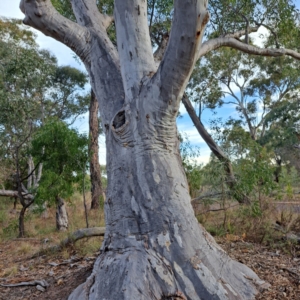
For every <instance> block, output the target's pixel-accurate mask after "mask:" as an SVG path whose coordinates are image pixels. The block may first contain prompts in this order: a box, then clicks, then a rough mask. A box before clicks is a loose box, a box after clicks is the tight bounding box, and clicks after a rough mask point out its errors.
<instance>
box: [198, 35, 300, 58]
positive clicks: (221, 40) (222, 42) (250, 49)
mask: <svg viewBox="0 0 300 300" xmlns="http://www.w3.org/2000/svg"><path fill="white" fill-rule="evenodd" d="M220 47H231V48H234V49H237V50H240V51H242V52H244V53H248V54H253V55H261V56H272V57H278V56H284V55H287V56H291V57H293V58H295V59H297V60H300V53H298V52H297V51H294V50H290V49H283V48H281V49H270V48H258V47H256V46H252V45H248V44H245V43H243V42H241V41H239V40H237V39H235V38H232V37H218V38H216V39H212V40H209V41H207V42H205V43H203V44H202V47H201V48H200V51H199V55H198V58H201V57H202V56H204V55H205V54H207V53H208V52H210V51H212V50H216V49H218V48H220Z"/></svg>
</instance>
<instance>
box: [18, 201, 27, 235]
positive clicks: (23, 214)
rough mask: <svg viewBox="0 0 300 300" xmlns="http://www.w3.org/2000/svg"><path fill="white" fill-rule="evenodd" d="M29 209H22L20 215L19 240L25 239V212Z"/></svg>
mask: <svg viewBox="0 0 300 300" xmlns="http://www.w3.org/2000/svg"><path fill="white" fill-rule="evenodd" d="M26 208H27V207H24V206H23V207H22V209H21V211H20V215H19V238H23V237H24V236H25V224H24V220H25V212H26Z"/></svg>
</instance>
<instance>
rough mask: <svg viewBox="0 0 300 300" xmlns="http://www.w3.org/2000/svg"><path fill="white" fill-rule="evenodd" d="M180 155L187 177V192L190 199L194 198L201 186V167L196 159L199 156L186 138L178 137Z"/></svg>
mask: <svg viewBox="0 0 300 300" xmlns="http://www.w3.org/2000/svg"><path fill="white" fill-rule="evenodd" d="M180 140H181V143H180V154H181V159H182V164H183V168H184V170H185V174H186V177H187V181H188V185H189V191H190V195H191V197H192V198H194V197H196V196H197V194H198V193H199V190H200V188H201V185H202V181H203V175H202V171H201V168H202V167H201V165H199V163H197V161H196V158H197V157H198V156H199V154H200V150H199V148H198V147H195V146H192V145H191V143H190V141H189V140H188V138H187V136H184V137H182V136H181V137H180Z"/></svg>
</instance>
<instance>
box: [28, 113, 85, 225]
mask: <svg viewBox="0 0 300 300" xmlns="http://www.w3.org/2000/svg"><path fill="white" fill-rule="evenodd" d="M30 152H31V154H32V156H33V157H34V159H35V160H36V161H38V162H40V163H43V168H44V172H43V176H42V177H41V179H40V181H39V186H38V188H36V191H35V199H34V201H35V204H38V205H42V204H43V203H44V202H45V201H47V202H48V204H51V203H55V204H56V207H57V209H56V228H57V230H60V231H63V230H67V228H68V215H67V211H66V208H65V203H64V199H65V198H68V197H71V196H72V195H73V194H74V191H75V184H77V185H79V186H81V182H82V178H84V177H85V174H86V170H87V162H88V138H87V137H86V136H85V135H83V134H79V133H78V132H77V131H76V130H75V129H70V128H69V127H68V125H67V124H66V123H65V122H63V121H60V120H59V119H57V118H54V119H49V120H48V121H46V123H45V125H44V126H43V127H41V128H39V130H37V132H36V133H35V134H34V136H33V140H32V142H31V149H30Z"/></svg>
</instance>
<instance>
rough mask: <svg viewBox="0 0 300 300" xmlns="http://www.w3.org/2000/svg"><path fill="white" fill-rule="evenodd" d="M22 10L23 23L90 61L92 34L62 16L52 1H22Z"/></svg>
mask: <svg viewBox="0 0 300 300" xmlns="http://www.w3.org/2000/svg"><path fill="white" fill-rule="evenodd" d="M20 9H21V11H22V12H23V13H24V14H25V18H24V20H23V23H24V24H26V25H29V26H31V27H34V28H35V29H37V30H39V31H41V32H42V33H44V34H45V35H47V36H51V37H52V38H54V39H56V40H57V41H59V42H61V43H63V44H65V45H66V46H68V47H69V48H71V49H72V50H73V51H74V52H75V53H76V54H77V55H78V56H79V57H80V59H81V60H82V61H83V62H85V63H88V61H89V60H90V57H89V55H90V46H89V41H90V32H89V30H88V29H86V28H84V27H82V26H80V25H78V24H76V23H74V22H72V21H70V20H68V19H67V18H65V17H63V16H62V15H60V14H59V13H58V12H57V11H56V10H55V8H54V7H53V5H52V4H51V1H50V0H21V2H20Z"/></svg>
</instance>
